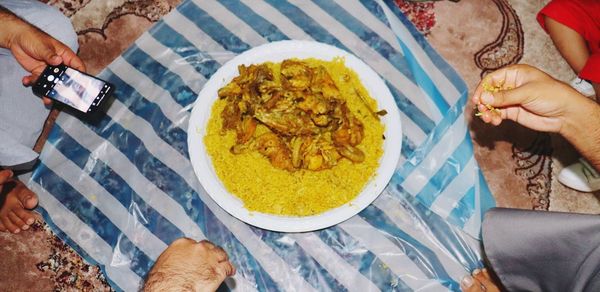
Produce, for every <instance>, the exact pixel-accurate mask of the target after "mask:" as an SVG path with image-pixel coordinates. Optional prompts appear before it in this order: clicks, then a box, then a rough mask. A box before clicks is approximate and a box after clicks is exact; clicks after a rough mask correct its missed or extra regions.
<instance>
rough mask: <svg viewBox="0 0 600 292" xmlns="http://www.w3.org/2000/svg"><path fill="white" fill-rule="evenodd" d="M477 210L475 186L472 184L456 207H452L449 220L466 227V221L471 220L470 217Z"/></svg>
mask: <svg viewBox="0 0 600 292" xmlns="http://www.w3.org/2000/svg"><path fill="white" fill-rule="evenodd" d="M474 212H475V186H472V187H471V188H469V189H468V190H467V192H466V193H465V194H464V195H463V196H462V198H460V200H459V201H458V203H457V204H456V207H455V208H454V209H452V212H450V215H449V216H448V218H447V220H448V222H450V223H452V224H454V225H456V226H458V227H461V228H462V227H464V226H465V223H466V222H467V221H469V218H471V216H473V213H474Z"/></svg>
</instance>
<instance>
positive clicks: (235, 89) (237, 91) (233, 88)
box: [217, 82, 242, 99]
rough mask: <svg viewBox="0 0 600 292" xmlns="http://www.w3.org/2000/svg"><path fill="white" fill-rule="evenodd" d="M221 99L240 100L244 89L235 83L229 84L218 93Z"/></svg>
mask: <svg viewBox="0 0 600 292" xmlns="http://www.w3.org/2000/svg"><path fill="white" fill-rule="evenodd" d="M217 95H218V96H219V98H221V99H223V98H238V97H239V96H241V95H242V88H241V87H240V86H239V85H238V84H237V83H235V82H230V83H229V84H227V85H225V86H223V87H221V89H219V91H218V92H217Z"/></svg>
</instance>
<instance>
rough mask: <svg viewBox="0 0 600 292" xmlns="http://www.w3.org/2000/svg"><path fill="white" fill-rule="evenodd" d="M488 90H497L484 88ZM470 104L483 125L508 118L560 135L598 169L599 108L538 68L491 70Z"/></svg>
mask: <svg viewBox="0 0 600 292" xmlns="http://www.w3.org/2000/svg"><path fill="white" fill-rule="evenodd" d="M489 87H496V88H499V90H498V91H497V92H489V91H486V90H485V89H484V88H489ZM471 102H472V103H473V104H475V105H476V106H477V109H478V110H479V112H480V113H481V116H480V117H481V119H482V120H483V121H484V122H486V123H491V124H493V125H499V124H500V123H501V122H502V120H505V119H509V120H513V121H515V122H517V123H519V124H521V125H523V126H525V127H528V128H530V129H533V130H538V131H544V132H555V133H560V134H561V135H563V136H564V137H565V138H566V139H567V140H568V141H569V142H570V143H572V144H573V145H574V146H575V148H576V149H577V150H578V151H579V152H580V153H581V155H582V156H583V157H585V158H586V159H587V160H588V161H589V162H590V163H591V164H592V165H593V166H594V167H595V168H596V169H598V170H600V106H599V105H598V104H597V103H595V102H594V101H592V100H590V99H589V98H587V97H585V96H583V95H581V94H580V93H579V92H577V91H576V90H575V89H573V88H572V87H570V86H569V85H567V84H565V83H563V82H560V81H558V80H556V79H554V78H552V77H551V76H549V75H548V74H546V73H544V72H542V71H540V70H539V69H537V68H534V67H531V66H528V65H513V66H509V67H505V68H503V69H500V70H497V71H494V72H492V73H490V74H489V75H488V76H486V77H485V78H484V80H483V81H482V82H481V83H480V84H479V86H478V87H477V89H476V90H475V93H474V94H473V97H472V99H471ZM488 106H492V107H495V108H496V109H490V108H488Z"/></svg>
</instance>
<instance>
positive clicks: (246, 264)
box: [202, 205, 281, 291]
mask: <svg viewBox="0 0 600 292" xmlns="http://www.w3.org/2000/svg"><path fill="white" fill-rule="evenodd" d="M203 209H204V214H203V215H202V216H206V218H205V219H206V220H204V222H205V223H206V225H205V226H204V227H203V231H204V234H205V235H206V237H207V238H209V239H210V240H211V241H212V242H213V243H215V244H216V245H219V246H221V247H223V249H225V251H226V252H227V255H228V256H229V260H230V261H231V262H232V263H233V264H234V266H235V267H236V269H237V273H238V274H241V275H242V276H243V277H244V278H245V279H248V281H249V282H252V283H254V285H255V287H256V288H257V290H258V291H279V290H281V289H280V288H279V287H278V286H277V284H276V283H275V281H273V279H272V278H271V276H269V274H268V273H267V272H266V271H265V270H264V269H263V268H262V267H261V265H260V263H258V262H257V261H256V259H255V258H254V257H253V256H251V254H249V252H248V250H247V249H246V247H245V246H244V245H242V244H241V243H240V242H239V241H238V239H237V238H235V235H233V234H232V233H231V232H230V231H229V230H228V229H227V227H225V226H224V225H222V224H213V222H219V218H217V217H216V216H215V215H214V213H212V211H210V210H209V209H208V208H207V207H206V205H204V206H203ZM232 220H236V219H232Z"/></svg>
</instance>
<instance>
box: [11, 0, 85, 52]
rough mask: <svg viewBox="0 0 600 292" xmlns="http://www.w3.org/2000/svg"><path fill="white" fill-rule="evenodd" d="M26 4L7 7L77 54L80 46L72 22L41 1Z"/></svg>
mask: <svg viewBox="0 0 600 292" xmlns="http://www.w3.org/2000/svg"><path fill="white" fill-rule="evenodd" d="M23 2H26V4H24V5H21V6H20V7H14V10H13V9H11V8H12V7H10V6H9V7H7V8H8V9H10V10H13V12H14V13H15V14H17V15H18V16H19V17H21V18H23V19H25V20H26V21H27V22H29V23H31V24H32V25H34V26H36V27H37V28H39V29H41V30H43V31H44V32H46V33H47V34H49V35H51V36H52V37H53V38H55V39H57V40H59V41H60V42H62V43H64V44H65V45H67V46H68V47H69V48H71V50H73V51H74V52H77V49H78V48H79V44H78V42H77V34H76V33H75V30H74V29H73V24H71V20H69V18H67V17H66V16H65V15H64V14H62V12H60V11H59V10H58V9H57V8H55V7H52V6H50V5H47V4H44V3H41V2H39V1H23Z"/></svg>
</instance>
